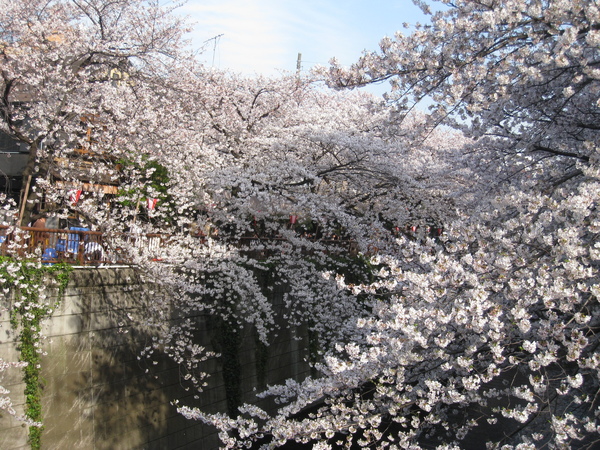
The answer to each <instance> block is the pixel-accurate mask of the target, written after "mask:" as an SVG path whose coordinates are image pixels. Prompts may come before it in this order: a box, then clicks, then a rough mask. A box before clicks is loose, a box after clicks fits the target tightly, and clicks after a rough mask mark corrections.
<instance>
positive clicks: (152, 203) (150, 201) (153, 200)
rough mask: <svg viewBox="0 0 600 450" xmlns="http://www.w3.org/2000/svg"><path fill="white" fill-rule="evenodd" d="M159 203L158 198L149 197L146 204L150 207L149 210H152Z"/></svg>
mask: <svg viewBox="0 0 600 450" xmlns="http://www.w3.org/2000/svg"><path fill="white" fill-rule="evenodd" d="M157 203H158V199H157V198H148V199H146V206H147V207H148V210H149V211H151V210H153V209H154V208H156V204H157Z"/></svg>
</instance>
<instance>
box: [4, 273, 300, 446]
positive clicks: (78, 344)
mask: <svg viewBox="0 0 600 450" xmlns="http://www.w3.org/2000/svg"><path fill="white" fill-rule="evenodd" d="M144 287H147V286H144V284H143V282H142V281H141V280H140V278H139V277H138V276H137V274H136V272H135V271H134V270H133V269H131V268H94V269H92V268H86V269H75V270H74V271H73V272H72V274H71V279H70V282H69V285H68V288H67V291H66V295H65V298H64V300H63V302H62V303H61V304H60V307H59V308H58V309H57V310H56V311H55V312H54V314H53V316H52V318H51V319H49V320H48V321H47V322H46V324H45V326H44V334H45V336H47V340H46V341H44V343H43V349H44V350H45V352H46V353H47V355H46V356H44V357H43V360H42V376H43V378H44V392H43V398H42V405H43V413H44V425H45V429H44V432H43V435H42V448H45V449H65V448H77V449H88V448H89V449H92V448H93V449H137V448H139V449H141V448H144V449H153V448H156V449H179V448H182V449H183V448H190V449H192V448H193V449H203V450H206V449H212V448H218V446H219V441H218V438H217V435H216V432H215V430H214V429H213V428H211V427H208V426H205V425H202V424H200V423H197V422H194V421H189V420H186V419H184V418H183V417H182V416H180V415H179V414H178V413H177V411H176V408H175V406H173V405H172V404H171V401H173V400H175V399H179V400H180V403H181V404H185V405H190V406H201V407H202V408H203V409H205V410H207V411H211V412H217V411H221V412H226V411H227V409H228V402H227V398H228V396H229V398H230V402H231V397H232V396H234V397H235V396H236V395H237V396H238V398H237V400H238V401H239V400H241V401H243V402H253V401H255V391H254V390H253V388H254V387H255V386H257V385H258V386H260V385H265V384H274V383H277V382H280V381H283V380H285V379H286V378H288V377H293V378H296V379H298V380H300V379H303V378H305V377H306V376H307V375H308V374H309V367H308V366H307V364H306V362H305V360H306V359H307V351H306V348H307V347H308V346H307V343H306V339H305V340H303V341H297V340H296V339H294V338H292V336H291V332H290V331H289V330H283V331H281V332H279V333H278V337H277V338H276V340H275V342H273V344H272V345H271V346H269V347H268V348H267V349H265V348H263V347H262V346H260V345H259V344H258V343H257V340H256V339H255V332H254V331H253V329H252V328H251V327H246V328H245V329H244V330H243V331H241V334H240V335H239V336H237V341H238V342H239V345H238V344H234V345H233V350H234V351H233V353H232V351H231V349H232V346H231V345H229V350H228V351H224V350H227V349H226V348H224V346H223V344H222V343H223V342H224V341H223V339H222V336H221V334H222V326H220V325H219V323H218V321H216V320H215V319H214V318H211V317H210V316H208V315H199V316H197V317H193V318H192V320H194V321H195V322H196V324H197V329H198V332H197V333H196V336H195V341H196V342H197V343H198V344H199V345H202V346H205V347H206V348H207V350H216V351H220V352H222V353H223V354H226V353H227V354H228V356H227V358H230V359H232V358H233V359H235V361H233V364H231V361H229V363H228V362H227V361H224V359H223V358H212V359H210V360H208V361H206V362H205V363H203V364H204V365H203V366H202V368H203V370H204V371H206V372H208V373H209V374H211V377H210V378H209V379H208V386H207V388H206V390H205V391H204V392H202V393H200V394H199V398H197V399H195V398H194V395H195V392H193V389H189V390H186V388H188V387H189V384H186V382H185V381H184V380H183V379H182V372H181V370H180V368H179V367H178V366H177V365H176V364H174V363H173V362H172V361H171V360H170V359H168V358H166V357H164V356H160V357H157V358H154V360H155V363H153V362H152V361H150V360H148V359H146V358H142V359H139V358H138V357H139V355H140V352H141V351H142V349H143V348H144V347H146V346H147V345H148V344H149V343H150V342H151V339H152V336H153V333H152V330H148V329H145V327H144V326H142V325H139V323H140V322H142V320H141V319H143V318H144V317H145V316H146V315H147V312H148V304H149V302H152V295H149V290H148V289H145V288H144ZM273 298H274V300H273V301H274V302H275V303H276V304H275V307H276V310H279V311H281V312H283V311H282V308H283V306H282V304H281V295H274V296H273ZM278 303H279V304H278ZM172 320H174V321H176V320H178V319H172ZM295 334H297V335H303V333H301V332H300V330H295ZM16 339H17V333H16V332H15V331H14V330H12V329H11V326H10V323H9V317H8V313H7V312H6V311H4V312H3V313H2V315H1V316H0V356H1V357H2V358H3V359H4V360H6V361H16V360H18V357H19V356H18V351H17V344H16ZM224 367H225V370H223V368H224ZM232 371H233V372H235V373H232ZM224 374H225V375H224ZM0 377H1V378H0V385H2V386H4V387H6V388H8V389H9V390H10V391H11V394H10V396H11V398H12V399H13V402H14V403H15V404H16V410H17V412H18V413H22V411H23V405H24V402H25V400H24V394H23V389H24V385H23V383H22V373H21V371H20V370H18V369H9V370H7V371H5V372H3V373H1V374H0ZM232 380H233V381H232ZM236 392H237V394H236ZM27 433H28V429H27V427H25V426H24V425H23V423H22V422H19V421H17V420H16V419H15V418H13V417H12V416H10V415H8V414H5V413H2V415H1V417H0V448H1V449H21V448H22V449H26V448H29V445H28V443H27Z"/></svg>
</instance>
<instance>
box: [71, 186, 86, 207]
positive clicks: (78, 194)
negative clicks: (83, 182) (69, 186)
mask: <svg viewBox="0 0 600 450" xmlns="http://www.w3.org/2000/svg"><path fill="white" fill-rule="evenodd" d="M82 192H83V191H82V190H81V189H78V190H76V191H71V203H72V204H73V205H76V204H77V202H78V201H79V199H80V198H81V193H82Z"/></svg>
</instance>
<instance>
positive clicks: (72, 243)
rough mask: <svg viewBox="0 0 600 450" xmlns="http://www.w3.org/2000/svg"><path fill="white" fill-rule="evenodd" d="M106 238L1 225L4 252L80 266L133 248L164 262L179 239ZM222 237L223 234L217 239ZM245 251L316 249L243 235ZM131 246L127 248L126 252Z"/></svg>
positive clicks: (120, 259) (334, 247) (331, 242)
mask: <svg viewBox="0 0 600 450" xmlns="http://www.w3.org/2000/svg"><path fill="white" fill-rule="evenodd" d="M113 237H115V239H110V241H109V240H108V239H106V236H105V235H104V234H103V233H102V232H99V231H90V230H89V229H87V228H77V227H71V228H69V229H50V228H33V227H8V226H0V254H1V255H10V256H16V257H20V258H31V259H36V260H41V261H42V262H43V263H45V264H54V263H57V262H64V263H67V264H76V265H82V266H85V265H101V264H102V265H109V264H131V263H132V250H133V252H137V253H138V254H140V255H144V257H145V258H148V259H150V260H156V261H162V260H163V258H164V253H166V252H165V248H166V246H168V245H169V244H170V243H172V242H173V241H172V239H174V238H176V237H175V236H173V235H170V234H160V233H154V234H141V233H140V234H137V233H135V234H134V233H130V234H127V233H120V234H115V235H113ZM213 239H215V240H219V239H220V238H219V237H216V238H213ZM307 241H308V242H318V243H319V244H320V250H318V251H319V252H325V253H345V254H350V255H352V254H356V243H355V242H354V241H350V240H344V239H308V240H307ZM206 242H207V239H206V236H203V235H198V236H194V240H193V244H191V245H193V246H195V247H200V246H203V245H206ZM235 246H237V247H238V248H239V249H240V250H241V252H242V253H243V254H245V255H247V256H250V257H252V258H256V259H263V258H266V257H268V256H272V255H274V254H277V253H285V252H287V251H299V252H300V253H298V255H302V256H306V255H310V254H312V253H314V251H315V250H312V249H310V248H309V247H302V248H300V249H298V247H296V248H295V249H294V248H293V246H292V244H291V243H290V242H289V241H288V240H286V239H285V238H281V237H256V236H254V237H242V238H239V239H238V240H236V243H235ZM125 247H127V251H125Z"/></svg>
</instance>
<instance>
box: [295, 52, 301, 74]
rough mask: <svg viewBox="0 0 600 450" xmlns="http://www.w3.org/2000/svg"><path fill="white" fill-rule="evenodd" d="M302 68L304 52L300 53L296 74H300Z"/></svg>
mask: <svg viewBox="0 0 600 450" xmlns="http://www.w3.org/2000/svg"><path fill="white" fill-rule="evenodd" d="M300 69H302V53H298V60H297V61H296V76H298V77H299V76H300Z"/></svg>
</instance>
